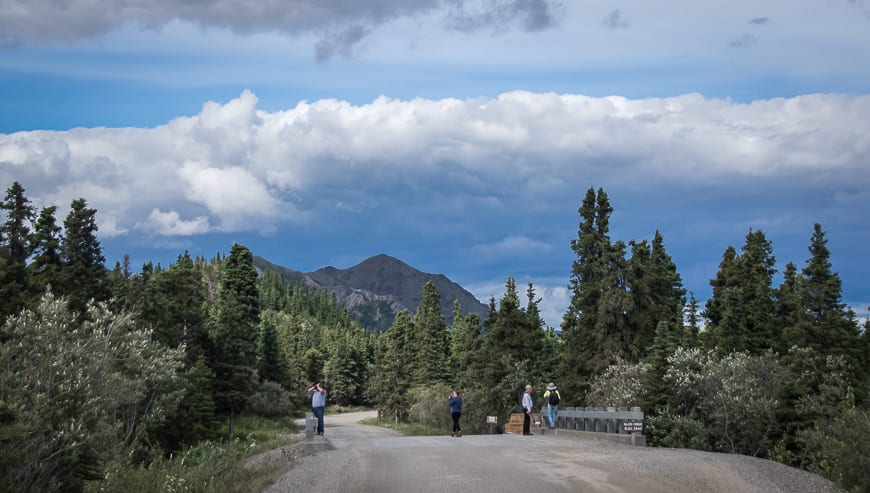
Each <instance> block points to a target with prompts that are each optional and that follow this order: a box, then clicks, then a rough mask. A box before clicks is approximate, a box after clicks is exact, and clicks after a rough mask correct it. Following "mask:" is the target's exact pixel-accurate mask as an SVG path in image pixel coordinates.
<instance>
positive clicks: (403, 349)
mask: <svg viewBox="0 0 870 493" xmlns="http://www.w3.org/2000/svg"><path fill="white" fill-rule="evenodd" d="M412 330H413V322H412V321H411V316H410V314H409V313H408V310H402V311H400V312H399V313H398V315H396V319H395V321H394V322H393V324H392V325H391V326H390V328H389V329H387V330H386V331H385V332H384V333H383V335H382V336H381V337H380V339H381V347H382V351H383V352H382V355H381V358H380V359H379V367H378V374H377V376H376V379H375V380H374V381H373V382H372V384H373V385H372V395H373V397H374V400H375V402H376V403H377V405H378V410H379V411H380V414H381V415H382V416H384V417H387V418H390V419H391V420H393V421H394V422H396V423H399V422H400V421H404V420H405V419H406V418H407V414H408V389H409V387H410V380H409V379H408V378H407V376H408V375H409V374H410V373H411V365H412V361H413V355H412V354H409V352H408V348H407V343H408V339H409V337H410V334H411V331H412Z"/></svg>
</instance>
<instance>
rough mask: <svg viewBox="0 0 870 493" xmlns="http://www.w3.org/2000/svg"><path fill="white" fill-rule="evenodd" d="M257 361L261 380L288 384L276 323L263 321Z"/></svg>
mask: <svg viewBox="0 0 870 493" xmlns="http://www.w3.org/2000/svg"><path fill="white" fill-rule="evenodd" d="M257 361H258V369H259V371H258V374H259V376H260V381H261V382H262V381H271V382H275V383H277V384H280V385H284V386H286V385H287V383H288V382H287V368H286V364H285V363H284V361H285V360H284V357H283V355H282V354H281V349H280V347H279V346H278V331H277V330H276V328H275V325H274V324H272V323H268V322H266V321H263V323H262V329H261V330H260V345H259V358H258V359H257Z"/></svg>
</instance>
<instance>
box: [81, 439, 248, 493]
mask: <svg viewBox="0 0 870 493" xmlns="http://www.w3.org/2000/svg"><path fill="white" fill-rule="evenodd" d="M252 447H253V444H250V443H245V442H243V441H241V440H239V439H236V440H234V441H233V442H229V443H214V442H203V443H201V444H199V445H197V446H195V447H191V448H189V449H188V450H187V451H185V452H184V453H183V454H179V455H177V456H173V457H169V458H163V457H160V458H157V459H156V460H155V461H154V462H152V463H151V464H150V465H149V466H148V467H147V468H145V467H133V468H131V467H130V466H128V465H126V464H123V463H117V462H115V463H113V464H112V465H111V466H110V467H109V468H108V470H107V472H106V475H105V478H104V479H103V480H102V481H93V482H89V483H88V484H87V486H86V488H85V491H86V492H87V493H114V492H119V491H123V492H126V493H217V492H226V491H244V490H242V489H239V488H234V487H232V486H231V485H233V484H240V483H243V482H244V480H246V479H248V476H250V475H251V473H250V472H248V471H245V470H244V468H243V467H242V463H243V459H244V457H245V456H246V455H247V454H248V452H249V450H250V449H251V448H252Z"/></svg>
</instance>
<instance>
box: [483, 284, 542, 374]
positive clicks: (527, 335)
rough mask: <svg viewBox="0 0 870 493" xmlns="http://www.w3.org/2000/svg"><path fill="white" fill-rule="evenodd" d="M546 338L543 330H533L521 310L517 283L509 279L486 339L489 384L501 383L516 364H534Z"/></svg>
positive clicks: (526, 316)
mask: <svg viewBox="0 0 870 493" xmlns="http://www.w3.org/2000/svg"><path fill="white" fill-rule="evenodd" d="M533 293H534V291H533ZM543 336H544V332H543V330H541V328H540V326H537V327H535V326H533V325H532V322H531V320H530V318H529V316H528V314H527V313H526V312H525V311H524V310H523V309H522V308H521V307H520V300H519V295H518V294H517V286H516V281H515V280H514V279H513V278H512V277H508V279H507V281H506V282H505V293H504V296H503V297H502V298H501V302H500V303H499V307H498V316H497V318H496V321H495V323H494V324H493V325H492V327H491V329H490V332H489V333H488V334H487V336H486V350H485V351H486V354H489V355H492V356H493V357H492V358H488V366H489V369H488V374H489V378H488V380H487V381H488V382H491V383H494V384H497V383H499V382H501V380H502V379H503V378H504V377H506V376H507V375H508V374H509V373H510V372H511V371H512V369H513V367H514V366H515V365H516V364H517V363H522V362H527V364H528V365H532V364H534V362H535V359H536V357H537V356H538V355H539V354H540V351H541V348H542V340H543Z"/></svg>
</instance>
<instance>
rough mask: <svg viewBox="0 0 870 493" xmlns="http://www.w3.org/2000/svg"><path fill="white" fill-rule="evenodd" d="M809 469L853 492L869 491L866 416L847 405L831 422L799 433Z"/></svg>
mask: <svg viewBox="0 0 870 493" xmlns="http://www.w3.org/2000/svg"><path fill="white" fill-rule="evenodd" d="M802 438H803V439H804V440H805V442H806V444H807V445H808V449H809V450H810V451H812V452H811V453H810V459H811V463H810V470H811V471H813V472H816V473H819V474H821V475H822V476H825V477H826V478H828V479H830V480H831V481H833V482H835V483H837V484H838V485H839V486H841V487H842V488H844V489H846V490H848V491H853V492H856V493H858V492H867V491H870V415H868V414H867V412H866V411H864V410H862V409H858V408H856V407H851V408H849V409H846V410H844V411H843V413H842V414H841V415H840V416H838V417H837V418H835V419H834V420H833V421H832V422H831V423H829V424H827V425H826V426H822V427H820V428H815V429H813V430H809V431H807V432H805V433H804V434H803V436H802Z"/></svg>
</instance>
